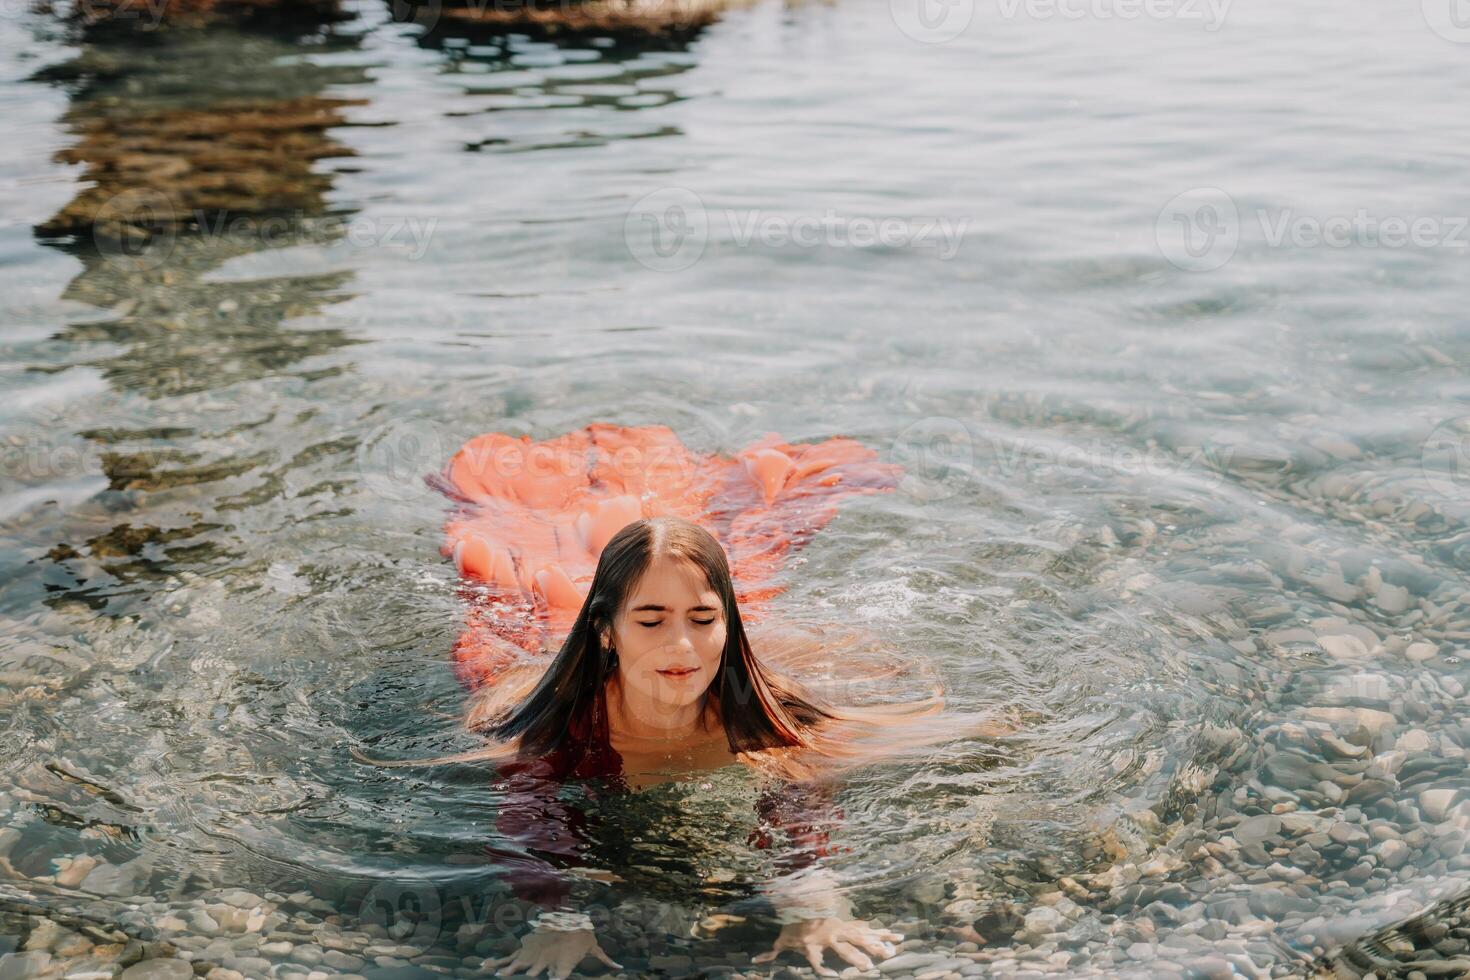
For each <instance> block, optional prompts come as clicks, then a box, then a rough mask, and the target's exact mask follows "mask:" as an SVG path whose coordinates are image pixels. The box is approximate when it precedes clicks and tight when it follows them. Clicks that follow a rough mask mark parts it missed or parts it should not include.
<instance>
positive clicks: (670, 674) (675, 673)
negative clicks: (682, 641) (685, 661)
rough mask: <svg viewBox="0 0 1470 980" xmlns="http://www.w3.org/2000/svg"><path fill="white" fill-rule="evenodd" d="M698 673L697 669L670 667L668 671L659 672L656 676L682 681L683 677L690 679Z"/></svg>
mask: <svg viewBox="0 0 1470 980" xmlns="http://www.w3.org/2000/svg"><path fill="white" fill-rule="evenodd" d="M698 672H699V668H698V667H670V668H669V669H668V670H661V671H659V672H658V674H659V676H660V677H667V678H669V679H670V680H676V681H677V680H682V679H683V678H685V677H692V676H693V675H694V674H696V673H698Z"/></svg>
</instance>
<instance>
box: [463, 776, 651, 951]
mask: <svg viewBox="0 0 1470 980" xmlns="http://www.w3.org/2000/svg"><path fill="white" fill-rule="evenodd" d="M498 788H499V789H500V790H501V792H502V793H503V794H504V799H503V802H502V803H501V806H500V809H499V810H498V811H497V813H496V818H495V829H496V831H497V834H498V836H500V837H501V838H509V839H510V840H511V841H514V842H515V843H516V844H518V845H520V849H519V850H517V849H515V848H513V847H510V846H502V845H498V844H491V845H487V846H486V848H485V850H486V852H487V853H488V854H490V855H491V856H492V857H494V858H495V859H496V863H497V864H498V865H499V866H500V868H501V869H503V876H504V878H505V879H506V880H507V881H508V882H509V883H510V886H511V891H512V892H513V893H514V894H515V896H516V898H518V899H520V900H521V901H523V902H526V903H527V904H528V905H530V906H532V907H533V908H535V909H536V915H535V917H534V918H533V919H532V920H531V929H530V931H529V932H527V933H526V934H525V935H524V936H522V937H521V944H520V948H519V949H518V950H517V951H516V952H514V953H511V954H509V955H507V956H503V957H499V958H497V959H495V960H486V961H485V966H486V967H490V968H493V969H496V972H497V974H499V973H500V972H501V971H503V972H504V973H506V974H514V973H517V972H519V971H522V970H524V971H526V972H527V974H528V975H532V976H534V975H536V974H538V973H540V972H542V971H545V973H546V975H547V976H548V977H551V978H559V977H566V976H568V975H569V974H570V973H571V971H572V970H573V969H575V968H576V966H577V964H578V963H580V962H582V960H583V959H585V958H586V957H588V956H593V957H596V958H597V959H598V960H600V961H601V962H602V963H603V964H604V965H606V966H609V967H612V968H614V969H622V967H620V966H619V965H618V964H617V963H614V962H613V960H612V959H611V958H610V957H609V956H608V955H607V953H606V952H604V951H603V949H602V946H601V945H600V944H599V943H598V942H597V937H596V935H595V933H594V931H593V923H592V920H591V918H590V917H589V916H587V915H586V914H585V913H582V912H580V911H578V910H577V908H576V904H575V902H574V900H573V897H572V885H573V875H572V874H571V873H570V872H569V871H567V870H565V869H564V868H565V866H566V865H575V864H576V863H577V861H578V859H579V858H580V856H581V850H582V843H583V841H584V840H585V839H586V837H585V833H584V831H585V830H586V826H587V816H586V813H585V812H584V811H583V810H582V809H581V808H580V807H578V806H575V805H574V804H570V803H567V802H565V801H563V800H561V799H559V798H558V794H557V788H558V784H557V783H556V782H555V781H553V780H549V779H546V778H545V777H544V776H543V775H541V774H539V773H537V772H536V771H535V770H534V769H519V770H518V771H512V772H510V774H508V775H504V776H503V777H502V778H501V780H500V781H499V783H498ZM542 855H546V856H545V857H543V856H542Z"/></svg>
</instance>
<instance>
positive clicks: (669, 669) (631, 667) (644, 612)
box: [611, 555, 725, 722]
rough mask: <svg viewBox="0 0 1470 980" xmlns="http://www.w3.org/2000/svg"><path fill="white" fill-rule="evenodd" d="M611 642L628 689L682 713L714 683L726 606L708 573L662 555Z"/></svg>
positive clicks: (636, 589)
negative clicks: (681, 710)
mask: <svg viewBox="0 0 1470 980" xmlns="http://www.w3.org/2000/svg"><path fill="white" fill-rule="evenodd" d="M611 639H612V645H613V648H614V649H615V650H617V652H618V679H619V681H620V683H621V684H622V685H623V688H624V690H626V691H629V692H636V694H637V695H641V697H638V698H637V700H638V701H642V702H646V703H647V704H649V706H650V707H653V708H655V709H657V708H658V707H667V708H670V709H674V708H681V707H684V706H686V705H689V704H692V703H693V702H695V701H697V700H699V698H700V696H701V695H703V694H704V692H705V690H706V689H707V688H708V687H709V686H710V684H712V683H714V679H715V672H716V671H717V670H718V669H719V667H720V655H721V653H722V652H723V651H724V649H725V611H724V607H723V606H722V605H721V603H720V597H719V595H718V593H716V592H715V590H714V589H711V588H710V587H709V582H707V581H706V580H705V577H704V573H703V571H701V570H700V569H699V568H697V567H696V566H694V565H692V564H690V563H689V562H686V561H681V560H678V559H674V558H669V557H667V556H663V555H660V556H658V557H657V558H655V559H654V560H653V563H652V564H651V565H649V567H648V570H647V571H646V572H645V573H644V575H643V578H642V580H641V581H640V582H638V583H637V585H636V586H635V587H634V589H633V591H632V592H631V593H630V594H629V596H628V599H627V601H626V602H625V603H624V604H623V608H622V609H621V610H620V611H619V613H618V616H617V618H616V620H615V621H614V623H613V632H612V638H611ZM646 720H647V721H649V722H655V721H656V720H657V719H656V718H649V719H646Z"/></svg>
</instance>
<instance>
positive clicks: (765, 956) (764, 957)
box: [750, 947, 781, 963]
mask: <svg viewBox="0 0 1470 980" xmlns="http://www.w3.org/2000/svg"><path fill="white" fill-rule="evenodd" d="M780 954H781V951H780V950H779V949H776V948H775V947H772V948H771V949H768V950H766V951H765V952H764V953H756V954H755V955H754V956H752V957H751V958H750V962H752V963H769V962H771V960H774V959H775V958H776V957H777V956H779V955H780Z"/></svg>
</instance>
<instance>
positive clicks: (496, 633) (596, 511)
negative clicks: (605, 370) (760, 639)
mask: <svg viewBox="0 0 1470 980" xmlns="http://www.w3.org/2000/svg"><path fill="white" fill-rule="evenodd" d="M902 475H903V470H902V468H901V467H899V466H897V465H894V464H891V463H883V462H880V461H879V460H878V456H877V453H875V452H874V451H873V450H872V449H869V448H868V447H867V446H864V445H863V444H862V443H860V442H857V441H856V440H853V439H847V438H842V437H835V438H831V439H826V440H823V441H822V442H818V443H795V444H792V443H786V442H783V441H782V440H781V437H780V436H779V435H777V434H775V433H768V434H766V435H765V436H763V437H762V438H761V439H758V440H756V441H755V442H753V443H751V444H750V445H748V446H746V447H745V448H743V449H741V450H739V451H738V452H736V453H735V454H734V455H733V456H730V457H727V456H722V455H719V454H714V453H695V452H691V451H690V450H688V449H686V448H685V447H684V445H683V444H682V443H681V442H680V441H679V438H678V436H677V435H675V434H674V432H673V430H671V429H669V428H667V427H666V426H661V425H654V426H639V427H628V426H619V425H611V424H607V423H594V424H592V425H588V426H586V427H584V428H581V429H577V430H575V431H573V432H568V433H565V434H563V435H560V436H557V437H555V438H552V439H546V440H542V441H539V442H536V441H532V440H531V439H530V438H529V437H527V436H521V437H515V436H510V435H506V434H505V433H500V432H488V433H486V434H484V435H481V436H476V437H475V438H473V439H471V440H470V441H469V442H467V443H465V445H464V446H463V448H461V449H460V450H459V451H458V452H457V453H455V454H454V456H453V457H452V458H451V459H450V461H449V464H448V466H447V467H446V468H445V470H444V472H443V473H442V474H439V475H436V476H435V477H431V478H430V482H431V483H433V484H434V485H435V486H436V487H438V488H439V489H440V490H441V491H442V492H444V493H445V494H446V495H448V496H449V497H450V498H451V499H452V500H453V501H454V502H455V504H456V506H455V508H454V511H453V513H452V514H451V515H450V517H449V519H448V521H447V522H446V524H445V528H444V543H443V546H442V552H443V554H444V555H445V557H452V558H453V559H454V562H455V565H456V566H457V567H458V569H459V571H460V574H461V576H462V577H463V580H464V583H465V584H466V586H467V588H466V590H465V598H466V601H467V603H468V609H467V614H466V620H467V621H466V626H465V629H464V631H463V633H462V634H461V635H460V637H459V640H458V641H457V642H456V644H455V647H454V653H453V663H454V669H455V674H456V676H457V677H458V678H459V680H460V682H461V683H463V684H464V685H465V686H466V687H469V688H471V689H474V688H477V687H479V686H480V685H482V684H485V683H488V682H492V681H493V680H494V679H495V677H496V676H497V675H498V674H500V673H501V672H502V671H504V670H505V669H506V668H508V667H511V666H514V665H515V664H517V663H519V662H526V661H528V660H529V661H534V660H536V659H537V658H539V657H544V656H546V655H547V653H548V652H549V651H552V650H555V649H556V648H558V647H559V646H560V644H561V641H562V640H563V639H564V638H565V637H566V634H567V633H568V632H569V631H570V629H571V625H572V622H573V621H574V620H575V619H576V616H577V612H578V610H579V609H580V608H581V605H582V601H583V599H584V597H585V596H586V593H587V588H588V586H589V585H590V583H591V581H592V573H593V572H594V571H595V569H596V567H597V559H598V556H599V555H600V554H601V553H602V549H603V546H605V545H606V544H607V542H608V541H609V540H611V538H612V537H613V535H614V534H616V533H617V532H618V531H619V530H621V529H622V528H623V527H624V526H625V525H627V524H629V523H631V522H633V521H635V520H638V519H640V518H644V517H657V516H662V515H677V516H679V517H684V518H687V519H688V520H691V521H694V522H696V523H698V524H700V525H702V526H703V527H705V528H707V529H708V530H709V531H710V532H711V533H712V534H714V536H715V538H716V539H717V540H718V541H719V542H720V544H721V545H723V546H724V549H725V553H726V555H727V556H728V557H729V559H730V571H731V575H732V577H733V579H734V583H735V595H736V600H737V601H738V602H739V604H740V613H741V617H742V618H743V619H744V620H745V621H746V622H747V623H753V622H757V621H759V619H760V617H761V614H762V612H763V608H764V606H765V604H766V603H768V602H769V600H770V599H772V598H773V597H774V596H776V595H778V594H779V593H780V592H781V591H782V588H783V586H782V585H781V584H780V583H779V582H778V581H777V577H778V575H779V573H780V572H781V570H782V568H783V565H784V563H785V561H786V559H787V556H788V555H790V554H791V553H792V552H794V551H796V550H797V549H799V548H801V547H802V546H803V545H804V544H806V543H807V541H809V540H810V539H811V537H812V535H814V534H815V533H816V532H817V531H819V530H820V529H821V528H823V527H824V526H826V524H827V523H828V522H829V521H830V520H831V519H832V518H833V516H835V514H836V513H837V506H838V504H839V503H840V502H841V500H842V499H843V498H845V497H848V496H852V495H854V494H865V493H879V492H883V491H887V490H892V489H894V488H895V487H897V486H898V482H899V480H900V479H901V477H902Z"/></svg>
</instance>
